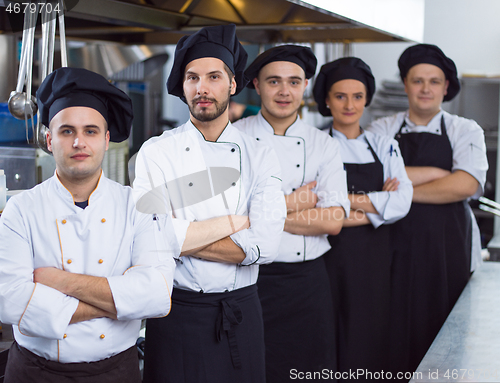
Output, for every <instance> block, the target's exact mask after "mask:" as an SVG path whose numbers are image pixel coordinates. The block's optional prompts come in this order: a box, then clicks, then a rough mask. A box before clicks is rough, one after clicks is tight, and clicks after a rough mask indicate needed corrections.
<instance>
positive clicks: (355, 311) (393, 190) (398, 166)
mask: <svg viewBox="0 0 500 383" xmlns="http://www.w3.org/2000/svg"><path fill="white" fill-rule="evenodd" d="M374 93H375V79H374V77H373V74H372V72H371V69H370V67H369V66H368V65H367V64H366V63H365V62H364V61H362V60H361V59H359V58H357V57H345V58H341V59H338V60H335V61H333V62H330V63H327V64H325V65H323V66H322V67H321V70H320V72H319V74H318V76H317V78H316V82H315V84H314V89H313V94H314V99H315V101H316V103H317V104H318V110H319V112H320V113H321V114H322V115H323V116H325V117H330V116H333V123H332V126H331V127H330V134H331V135H332V136H333V137H335V138H336V139H337V140H338V142H339V143H340V153H341V156H342V160H343V162H344V168H345V170H346V172H347V188H348V190H349V200H350V202H351V212H350V214H349V217H348V218H346V219H345V221H344V228H343V229H342V232H341V233H340V234H338V235H336V236H329V237H328V239H329V241H330V244H331V246H332V248H331V249H330V250H329V251H328V253H327V254H325V256H324V258H325V264H326V267H327V270H328V274H329V276H330V283H331V288H332V296H333V297H334V312H335V313H336V315H337V318H338V320H337V323H336V336H337V341H338V350H337V354H338V369H339V371H341V372H348V371H350V370H358V369H363V370H365V371H371V372H380V371H387V370H388V369H389V367H390V359H389V338H390V297H391V288H390V282H391V263H392V254H393V252H392V249H391V246H390V245H391V238H390V234H391V232H390V229H391V227H390V224H391V223H394V222H396V221H397V220H399V219H401V218H403V217H404V216H405V215H406V214H407V213H408V211H409V210H410V206H411V197H412V193H413V188H412V185H411V181H410V180H409V179H408V176H407V175H406V171H405V167H404V162H403V158H402V157H401V155H400V153H399V147H398V143H397V141H396V140H394V139H393V138H391V137H387V136H382V135H378V134H374V133H372V132H367V131H365V130H363V129H362V128H361V127H360V125H359V120H360V118H361V117H362V115H363V111H364V108H365V106H368V105H369V104H370V101H371V100H372V97H373V94H374ZM367 380H369V379H367Z"/></svg>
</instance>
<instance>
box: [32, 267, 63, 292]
mask: <svg viewBox="0 0 500 383" xmlns="http://www.w3.org/2000/svg"><path fill="white" fill-rule="evenodd" d="M67 274H68V272H67V271H64V270H60V269H56V268H55V267H39V268H38V269H35V271H34V272H33V282H35V283H41V284H42V285H45V286H48V287H52V288H53V289H56V290H58V291H60V292H61V293H63V294H67V292H66V291H67V287H68V280H67V278H66V277H67Z"/></svg>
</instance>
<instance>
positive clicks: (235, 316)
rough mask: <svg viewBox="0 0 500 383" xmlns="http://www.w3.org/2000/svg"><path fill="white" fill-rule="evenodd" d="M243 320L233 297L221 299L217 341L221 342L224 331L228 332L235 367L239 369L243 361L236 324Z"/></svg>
mask: <svg viewBox="0 0 500 383" xmlns="http://www.w3.org/2000/svg"><path fill="white" fill-rule="evenodd" d="M242 320H243V314H242V312H241V308H240V306H238V304H237V303H236V301H235V300H233V299H223V300H222V301H221V311H220V312H219V314H218V315H217V321H216V330H215V333H216V334H215V335H216V337H217V341H218V342H221V341H222V339H223V338H224V333H226V334H227V340H228V343H229V351H230V353H231V360H232V362H233V367H234V368H236V369H238V370H240V369H241V368H242V363H241V357H240V352H239V350H238V340H237V339H236V331H235V326H237V325H239V324H240V323H241V321H242Z"/></svg>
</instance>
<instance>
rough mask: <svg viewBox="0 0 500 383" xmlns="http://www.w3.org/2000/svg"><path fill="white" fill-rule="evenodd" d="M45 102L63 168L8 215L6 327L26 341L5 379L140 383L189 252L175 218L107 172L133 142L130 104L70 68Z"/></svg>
mask: <svg viewBox="0 0 500 383" xmlns="http://www.w3.org/2000/svg"><path fill="white" fill-rule="evenodd" d="M37 103H38V107H39V110H40V116H41V117H40V118H41V122H42V123H43V124H44V125H46V126H48V127H49V131H48V133H47V148H48V149H49V150H50V151H51V152H52V154H53V155H54V159H55V162H56V171H55V174H54V176H53V177H51V178H49V179H48V180H46V181H45V182H43V183H41V184H40V185H38V186H36V187H34V188H33V189H31V190H28V191H24V192H23V193H20V194H18V195H16V196H14V197H12V198H11V199H10V200H9V202H8V203H7V206H6V208H5V210H4V212H3V214H2V217H1V219H0V238H1V239H0V320H1V321H2V322H3V323H10V324H12V325H13V330H14V337H15V342H14V343H13V345H12V347H11V349H10V352H9V359H8V362H7V367H6V373H5V382H6V383H14V382H15V383H24V382H26V383H28V382H39V383H46V382H47V383H48V382H61V383H64V382H117V383H118V382H120V383H123V382H131V383H132V382H134V383H138V382H140V373H139V363H138V355H137V348H136V346H135V343H136V340H137V337H138V335H139V330H140V326H141V319H142V318H146V317H162V316H165V315H167V314H168V313H169V311H170V293H171V289H172V285H173V273H174V268H175V262H174V260H173V256H175V255H176V254H174V249H175V248H176V247H177V248H178V247H179V246H176V245H175V244H174V243H173V241H175V240H176V237H175V235H171V237H170V238H169V237H168V235H167V233H166V232H165V227H166V226H167V224H166V223H167V219H169V220H171V219H170V217H169V216H167V215H163V216H161V215H156V216H153V215H151V214H142V213H139V212H138V211H137V210H136V209H135V206H134V203H133V198H132V190H131V188H130V187H125V186H122V185H120V184H118V183H116V182H114V181H111V180H109V179H108V178H106V177H105V176H104V174H103V172H102V169H101V164H102V161H103V157H104V154H105V151H106V150H107V149H108V143H109V141H110V140H111V141H113V142H120V141H123V140H124V139H126V138H127V137H128V135H129V132H130V128H131V125H132V103H131V100H130V99H129V98H128V96H127V95H126V94H124V93H123V92H122V91H120V90H119V89H117V88H116V87H115V86H114V85H112V84H110V83H109V82H108V81H107V80H106V79H105V78H104V77H102V76H100V75H98V74H96V73H93V72H90V71H87V70H85V69H77V68H61V69H58V70H56V71H55V72H52V73H51V74H50V75H48V76H47V78H46V79H45V80H44V82H43V83H42V85H41V86H40V88H39V89H38V91H37Z"/></svg>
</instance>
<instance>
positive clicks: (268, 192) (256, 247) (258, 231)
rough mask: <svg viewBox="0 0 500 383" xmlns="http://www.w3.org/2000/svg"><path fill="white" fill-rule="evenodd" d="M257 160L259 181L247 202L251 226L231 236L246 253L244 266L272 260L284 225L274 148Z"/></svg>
mask: <svg viewBox="0 0 500 383" xmlns="http://www.w3.org/2000/svg"><path fill="white" fill-rule="evenodd" d="M260 163H261V166H260V167H259V170H258V173H259V182H258V183H257V187H256V188H255V190H253V192H252V195H251V196H250V199H249V201H248V217H249V219H250V228H248V229H246V230H242V231H239V232H238V233H235V234H233V235H231V239H232V240H233V241H234V243H236V244H237V245H238V246H239V247H241V248H242V250H243V251H244V253H245V254H246V258H245V259H244V260H243V262H241V265H243V266H249V265H252V264H265V263H271V262H272V261H274V259H275V258H276V257H277V256H278V249H279V244H280V238H281V234H282V233H283V227H284V225H285V218H286V204H285V197H284V195H283V191H282V190H281V183H282V181H281V169H280V165H279V161H278V157H277V155H276V153H275V152H274V150H272V149H270V148H269V149H268V150H267V152H266V155H264V156H263V158H262V160H261V162H260Z"/></svg>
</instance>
